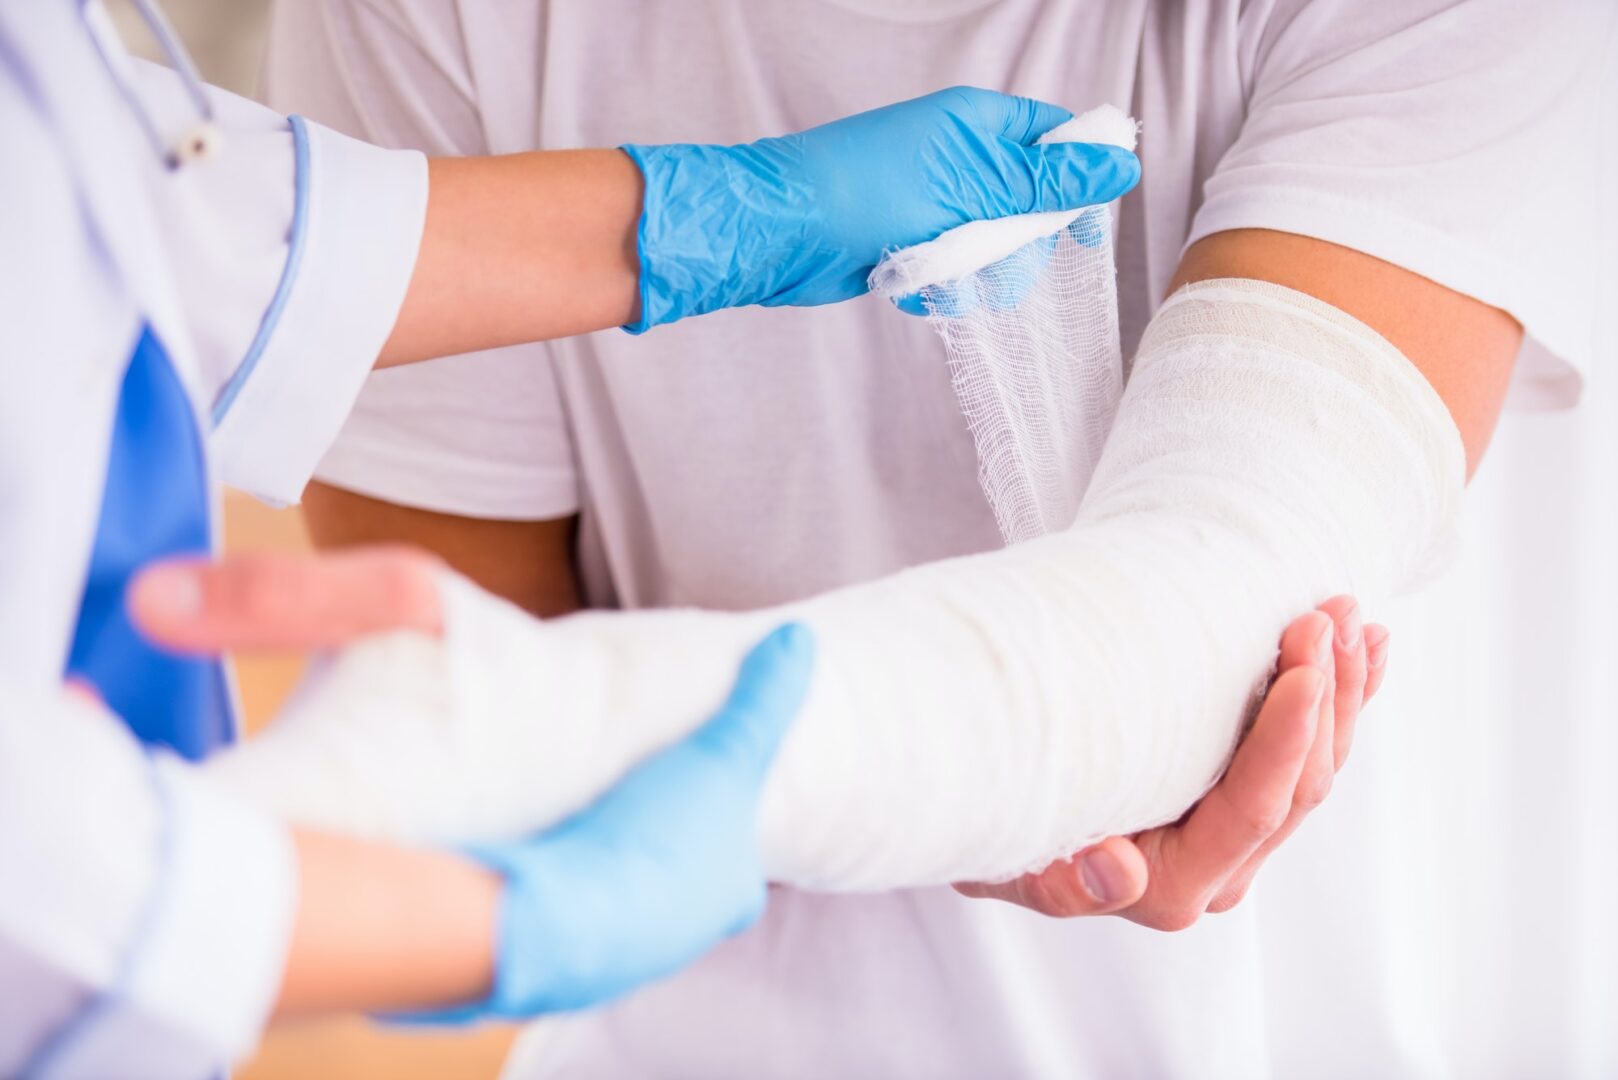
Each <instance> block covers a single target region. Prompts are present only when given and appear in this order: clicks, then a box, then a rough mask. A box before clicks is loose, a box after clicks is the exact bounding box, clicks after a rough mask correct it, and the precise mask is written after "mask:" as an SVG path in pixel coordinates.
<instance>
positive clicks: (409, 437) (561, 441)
mask: <svg viewBox="0 0 1618 1080" xmlns="http://www.w3.org/2000/svg"><path fill="white" fill-rule="evenodd" d="M263 86H264V96H265V99H266V101H267V102H268V103H269V104H270V105H271V107H273V108H275V109H278V110H282V111H285V112H295V113H299V114H302V115H305V116H308V117H309V118H310V119H313V120H317V121H320V122H321V123H324V124H327V125H329V126H330V127H332V128H334V129H335V130H337V131H341V132H344V133H346V134H349V135H352V136H355V137H357V138H361V139H364V140H366V141H367V142H372V143H376V144H377V145H380V146H384V147H392V148H399V149H413V150H420V151H423V152H425V153H427V154H428V155H434V156H437V155H470V154H483V153H488V152H489V147H488V145H487V139H486V138H485V135H484V131H483V124H482V119H481V115H480V112H479V109H478V104H477V98H476V93H475V85H474V80H473V78H472V73H471V71H470V69H469V67H468V65H467V61H466V49H465V47H464V42H463V40H462V37H461V32H460V27H459V24H458V21H457V15H456V11H455V8H454V5H451V4H442V3H437V4H420V3H409V2H394V3H359V2H351V0H339V2H334V3H322V2H318V0H288V2H285V3H281V4H278V5H277V6H276V8H275V11H274V14H273V16H272V23H271V28H270V39H269V48H268V52H267V54H266V58H265V70H264V83H263ZM537 299H538V298H536V300H537ZM552 363H553V361H552V357H551V355H550V350H549V349H548V347H547V346H545V345H543V344H534V345H523V346H515V347H511V348H505V349H492V350H488V351H486V352H480V353H474V354H469V355H466V356H459V357H451V358H447V359H443V360H434V361H430V362H428V363H424V364H412V365H408V366H405V367H399V368H390V369H386V370H383V371H378V372H376V373H374V374H372V375H371V376H369V378H368V379H367V381H366V384H365V386H364V388H363V389H362V390H361V391H360V394H359V400H358V402H357V403H356V405H355V408H354V411H353V412H352V413H351V414H350V416H349V418H348V421H347V422H346V424H345V425H344V427H343V430H342V433H341V434H340V435H339V436H338V438H337V441H336V442H335V444H333V446H332V448H331V449H330V451H329V452H328V453H327V455H326V457H325V458H324V459H323V460H322V461H321V463H320V465H319V467H318V468H317V469H316V472H315V475H316V476H317V478H319V479H321V480H323V481H325V482H327V483H330V484H334V485H336V486H338V487H342V488H346V489H348V490H351V491H356V492H359V493H360V494H364V495H369V496H372V497H374V498H379V499H385V500H388V501H390V502H395V503H399V504H402V505H406V506H415V507H420V508H423V509H428V510H436V511H440V512H444V513H454V514H464V515H467V516H471V517H482V518H495V519H505V520H541V519H545V518H555V517H564V516H567V515H569V514H572V513H574V512H576V511H577V509H578V506H579V497H578V492H577V480H576V473H575V468H574V458H573V447H572V440H571V437H570V434H569V431H568V427H567V422H566V414H565V412H564V409H563V402H562V398H561V394H560V388H559V385H558V383H557V380H556V377H555V374H554V371H553V369H552Z"/></svg>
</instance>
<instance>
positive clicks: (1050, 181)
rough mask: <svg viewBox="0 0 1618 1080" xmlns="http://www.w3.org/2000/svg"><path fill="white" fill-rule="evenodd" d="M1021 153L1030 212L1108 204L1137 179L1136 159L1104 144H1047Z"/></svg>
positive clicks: (1132, 155)
mask: <svg viewBox="0 0 1618 1080" xmlns="http://www.w3.org/2000/svg"><path fill="white" fill-rule="evenodd" d="M1014 152H1015V151H1014ZM1021 153H1022V154H1023V155H1024V158H1025V159H1026V161H1027V163H1028V175H1029V176H1030V177H1031V178H1032V179H1033V200H1034V202H1033V205H1032V206H1029V207H1027V210H1029V211H1031V212H1039V211H1046V210H1077V209H1079V208H1080V207H1083V206H1096V205H1099V204H1101V203H1109V202H1112V200H1114V199H1116V198H1118V197H1120V196H1122V195H1123V194H1124V193H1125V192H1127V191H1129V189H1130V188H1132V187H1134V186H1135V184H1136V183H1137V182H1139V180H1140V159H1139V158H1137V157H1136V156H1135V155H1134V154H1133V153H1131V152H1130V151H1128V150H1125V149H1124V148H1123V147H1121V146H1112V145H1111V144H1108V143H1050V144H1047V145H1044V146H1028V147H1023V148H1021Z"/></svg>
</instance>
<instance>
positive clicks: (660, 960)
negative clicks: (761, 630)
mask: <svg viewBox="0 0 1618 1080" xmlns="http://www.w3.org/2000/svg"><path fill="white" fill-rule="evenodd" d="M813 662H814V639H813V637H812V635H811V634H810V632H809V630H808V629H807V628H806V627H804V626H800V625H797V624H790V625H787V626H783V627H781V628H780V629H779V630H776V631H775V632H774V633H772V634H771V635H770V636H769V637H767V638H765V639H764V641H763V642H762V643H760V644H759V645H758V646H757V647H756V648H755V649H754V650H753V651H752V652H751V653H749V654H748V656H747V659H746V660H744V661H743V662H742V668H741V674H740V676H738V678H737V680H736V685H735V688H734V689H732V690H731V694H730V700H729V701H727V702H726V703H725V705H724V707H723V708H722V709H720V710H719V712H718V713H717V714H716V715H715V716H714V717H713V718H712V719H711V720H709V721H708V722H707V723H706V724H704V725H703V726H702V727H701V728H699V729H698V730H697V731H696V732H694V733H693V734H692V735H690V736H689V737H688V738H686V739H685V740H684V741H683V742H680V743H677V744H676V745H674V746H672V747H670V748H669V749H667V750H664V751H663V752H661V753H659V754H657V755H656V756H654V757H652V758H649V759H648V760H646V761H645V762H642V763H641V764H640V765H638V766H636V767H635V768H634V769H633V770H631V771H630V772H629V773H628V774H627V775H626V776H625V777H624V778H623V780H621V781H620V782H619V783H618V785H617V786H616V787H614V788H613V789H612V790H611V791H609V792H607V793H606V794H605V795H603V796H602V797H601V798H600V799H599V800H597V801H596V802H595V803H594V804H593V805H591V806H590V807H588V808H587V809H585V810H583V811H581V812H579V813H578V814H576V815H574V816H573V817H571V818H569V819H568V820H567V821H565V822H563V823H562V824H560V825H558V826H556V827H554V828H552V829H549V830H547V831H546V832H544V833H542V834H540V835H539V836H537V837H535V838H533V839H531V840H527V841H522V842H518V843H512V844H491V845H484V846H479V847H475V848H470V849H468V854H470V855H471V856H472V857H473V858H476V859H479V860H481V861H482V862H484V863H485V864H487V865H488V866H490V867H492V868H493V869H495V870H498V871H499V872H500V873H501V874H503V875H504V876H505V878H506V889H505V893H504V894H503V896H502V898H501V909H500V925H499V940H498V945H497V955H496V959H495V963H496V971H495V983H494V991H493V993H492V994H491V995H490V997H489V1000H487V1001H485V1002H482V1003H481V1004H478V1005H474V1006H470V1007H467V1008H464V1009H454V1010H449V1011H447V1012H439V1013H435V1014H432V1015H431V1016H415V1017H400V1019H406V1020H411V1019H414V1020H418V1021H422V1020H425V1021H428V1022H451V1023H453V1022H459V1021H465V1020H478V1019H501V1018H503V1019H518V1018H523V1017H530V1016H534V1015H536V1014H539V1013H549V1012H560V1011H564V1010H568V1009H582V1008H586V1007H588V1006H591V1005H599V1004H601V1003H603V1002H606V1001H610V1000H611V999H613V998H615V997H618V996H619V995H620V994H623V993H625V992H626V991H628V990H631V989H633V988H635V987H636V986H639V985H641V984H642V983H645V982H648V981H650V980H653V979H659V978H662V977H664V976H666V975H670V974H673V973H674V972H676V971H678V970H679V969H680V968H682V967H684V966H685V965H687V964H689V963H690V962H691V961H693V960H695V959H696V958H697V957H699V956H701V955H702V954H703V953H705V952H707V951H708V950H709V949H711V948H712V947H713V946H715V945H717V944H718V943H719V942H721V941H723V940H724V939H725V938H728V937H730V936H731V935H733V934H736V933H738V932H740V931H742V930H744V929H746V928H747V927H748V926H751V925H752V924H753V922H754V921H756V920H757V919H758V917H759V915H760V914H762V913H763V911H764V897H765V887H764V877H763V874H762V872H761V871H760V869H759V863H758V852H757V848H756V844H755V839H754V825H755V820H756V818H757V810H758V799H759V793H760V791H761V790H762V788H763V786H764V777H765V774H766V773H767V772H768V770H769V767H770V762H771V761H772V760H773V759H774V757H775V751H776V749H777V747H779V745H780V743H781V737H782V735H783V734H784V733H785V732H786V729H787V725H788V724H789V723H791V721H792V718H793V716H794V715H795V714H796V713H797V711H798V707H799V706H800V705H801V704H802V703H803V698H804V694H805V693H806V692H807V690H808V687H809V672H810V668H811V666H812V665H813Z"/></svg>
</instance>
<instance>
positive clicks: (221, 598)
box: [127, 547, 443, 653]
mask: <svg viewBox="0 0 1618 1080" xmlns="http://www.w3.org/2000/svg"><path fill="white" fill-rule="evenodd" d="M437 574H438V563H437V562H436V561H435V560H434V559H433V558H432V557H431V556H429V555H427V554H425V553H424V552H420V551H416V550H413V549H409V548H403V547H376V548H356V549H354V550H352V551H343V552H336V553H333V554H329V555H315V556H300V555H272V554H255V555H239V556H233V557H230V558H227V559H225V560H224V561H223V562H219V563H204V562H200V561H195V560H175V561H172V562H167V563H163V564H160V565H157V566H154V567H152V568H150V569H148V570H146V571H144V572H143V573H142V574H141V575H140V576H139V577H137V578H136V579H135V581H134V583H133V584H132V585H131V586H130V590H129V595H128V598H127V602H128V604H129V609H130V615H131V617H132V618H133V619H134V621H135V623H136V625H137V626H139V627H140V629H141V631H142V632H143V633H145V634H146V635H147V636H148V637H150V638H151V639H152V640H153V641H155V642H157V643H159V644H161V645H164V646H167V647H168V648H171V649H175V650H178V651H182V652H202V653H213V652H222V651H225V650H228V649H249V650H252V649H324V648H332V647H335V646H339V645H343V644H346V643H347V642H350V641H353V640H354V639H356V638H359V637H363V636H365V635H367V634H373V633H379V632H382V631H386V630H419V631H422V632H424V633H431V634H436V633H439V632H441V629H442V621H443V611H442V605H441V601H440V599H439V595H438V579H437Z"/></svg>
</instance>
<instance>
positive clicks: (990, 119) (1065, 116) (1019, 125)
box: [945, 87, 1073, 146]
mask: <svg viewBox="0 0 1618 1080" xmlns="http://www.w3.org/2000/svg"><path fill="white" fill-rule="evenodd" d="M945 92H946V93H949V92H950V91H945ZM954 92H955V93H961V94H966V95H967V96H968V98H969V100H970V101H971V103H972V105H973V106H974V108H975V109H976V111H977V113H978V115H979V116H980V117H982V118H983V119H984V121H985V122H986V123H987V125H988V126H989V128H990V129H991V130H992V131H994V132H995V133H996V134H998V135H1001V136H1003V137H1004V138H1007V139H1010V140H1012V141H1013V142H1017V143H1021V144H1022V145H1023V146H1029V145H1031V144H1032V143H1034V142H1035V141H1036V140H1038V139H1039V137H1040V136H1041V135H1044V134H1045V133H1046V132H1047V131H1049V130H1050V129H1051V128H1053V127H1056V126H1058V125H1059V124H1065V123H1067V122H1068V121H1069V120H1071V119H1073V114H1072V113H1071V112H1069V111H1068V110H1067V109H1064V108H1062V107H1061V106H1060V105H1052V104H1050V103H1049V102H1045V101H1038V100H1036V99H1034V98H1027V97H1019V96H1017V95H1015V94H998V93H995V92H994V91H992V90H980V89H978V88H976V87H958V88H957V89H956V90H955V91H954Z"/></svg>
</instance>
